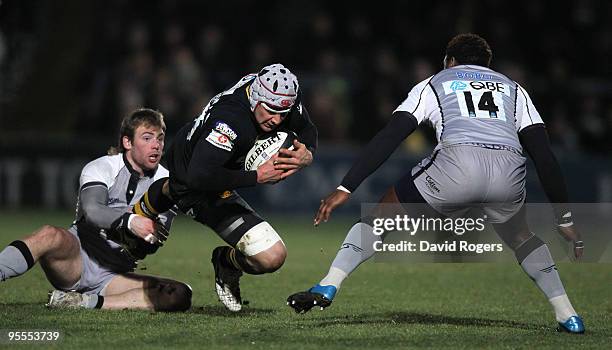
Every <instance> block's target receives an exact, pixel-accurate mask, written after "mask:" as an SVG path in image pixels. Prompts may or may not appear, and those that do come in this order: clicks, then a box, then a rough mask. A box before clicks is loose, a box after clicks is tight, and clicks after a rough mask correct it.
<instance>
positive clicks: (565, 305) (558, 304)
mask: <svg viewBox="0 0 612 350" xmlns="http://www.w3.org/2000/svg"><path fill="white" fill-rule="evenodd" d="M548 301H549V302H550V305H552V307H553V309H554V310H555V317H556V318H557V322H565V321H567V319H568V318H570V317H572V316H576V315H577V314H576V311H575V310H574V308H573V307H572V303H570V301H569V299H568V297H567V294H563V295H559V296H558V297H554V298H550V299H548Z"/></svg>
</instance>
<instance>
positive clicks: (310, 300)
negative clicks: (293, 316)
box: [287, 284, 337, 314]
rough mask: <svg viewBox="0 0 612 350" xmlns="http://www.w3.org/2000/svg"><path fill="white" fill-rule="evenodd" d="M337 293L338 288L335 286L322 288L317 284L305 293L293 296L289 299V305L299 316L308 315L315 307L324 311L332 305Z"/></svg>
mask: <svg viewBox="0 0 612 350" xmlns="http://www.w3.org/2000/svg"><path fill="white" fill-rule="evenodd" d="M336 292H337V288H336V287H334V286H322V285H320V284H317V285H315V286H314V287H312V288H310V289H309V290H307V291H305V292H299V293H295V294H291V295H290V296H289V297H288V298H287V305H289V306H290V307H291V308H293V309H294V310H295V312H297V313H299V314H303V313H306V312H308V311H310V309H312V308H313V307H315V306H318V307H320V308H321V310H323V309H325V308H326V307H328V306H330V305H331V303H332V300H334V297H335V296H336Z"/></svg>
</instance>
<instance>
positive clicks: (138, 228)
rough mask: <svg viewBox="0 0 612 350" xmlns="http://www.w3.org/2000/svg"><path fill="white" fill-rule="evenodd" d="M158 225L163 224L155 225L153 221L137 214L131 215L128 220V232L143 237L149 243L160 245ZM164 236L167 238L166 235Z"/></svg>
mask: <svg viewBox="0 0 612 350" xmlns="http://www.w3.org/2000/svg"><path fill="white" fill-rule="evenodd" d="M158 226H163V225H161V224H160V225H157V224H156V223H155V221H153V220H151V219H149V218H147V217H144V216H140V215H137V214H134V215H132V217H131V218H130V222H129V229H130V232H132V234H134V236H136V237H138V238H141V239H143V240H144V241H145V242H147V243H149V244H155V245H160V246H161V245H162V244H163V243H160V237H161V234H160V233H159V232H158ZM165 237H166V238H167V235H166V236H165ZM164 240H165V239H164ZM162 242H163V241H162Z"/></svg>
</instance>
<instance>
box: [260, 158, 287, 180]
mask: <svg viewBox="0 0 612 350" xmlns="http://www.w3.org/2000/svg"><path fill="white" fill-rule="evenodd" d="M277 161H278V155H277V154H275V155H274V156H272V158H270V159H268V160H267V161H266V162H265V163H263V164H262V165H260V166H259V168H257V183H260V184H265V183H272V184H274V183H277V182H278V181H280V180H282V178H281V175H282V174H283V170H278V169H275V165H274V164H275V163H276V162H277Z"/></svg>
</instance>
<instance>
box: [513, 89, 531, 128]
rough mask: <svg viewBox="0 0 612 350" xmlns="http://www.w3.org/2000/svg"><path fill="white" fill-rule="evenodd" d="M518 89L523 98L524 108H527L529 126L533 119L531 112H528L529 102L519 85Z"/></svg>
mask: <svg viewBox="0 0 612 350" xmlns="http://www.w3.org/2000/svg"><path fill="white" fill-rule="evenodd" d="M517 85H518V84H517ZM518 88H519V90H521V94H523V97H524V98H525V108H527V115H528V116H529V120H530V121H531V124H533V118H531V112H530V111H529V100H528V99H527V95H525V91H523V88H522V87H521V86H520V85H519V86H518ZM514 108H515V109H516V107H514Z"/></svg>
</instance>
